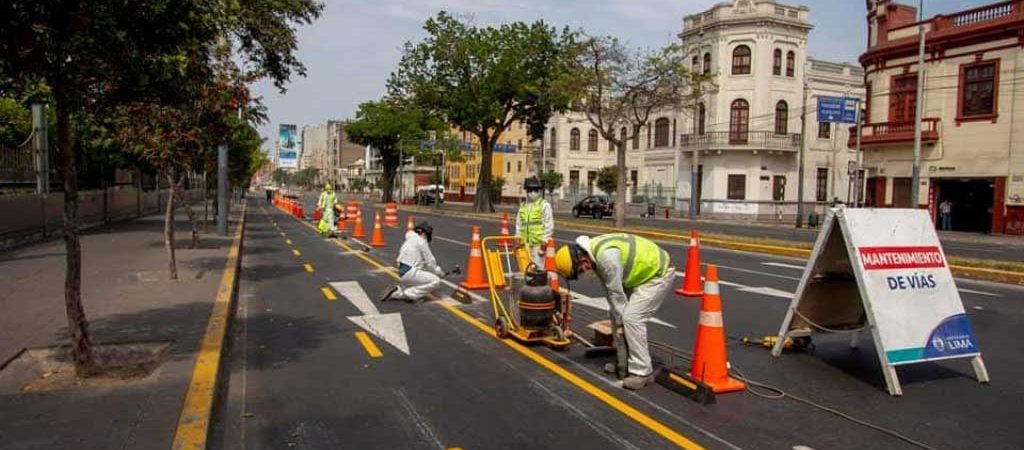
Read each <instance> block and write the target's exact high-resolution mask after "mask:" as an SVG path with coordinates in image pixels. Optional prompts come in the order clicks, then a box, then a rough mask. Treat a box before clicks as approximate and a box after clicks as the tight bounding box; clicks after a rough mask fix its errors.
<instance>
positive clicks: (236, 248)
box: [172, 204, 248, 449]
mask: <svg viewBox="0 0 1024 450" xmlns="http://www.w3.org/2000/svg"><path fill="white" fill-rule="evenodd" d="M247 209H248V204H245V206H243V207H242V221H241V223H239V225H238V231H237V232H236V233H235V238H234V241H233V242H232V244H231V249H230V250H228V260H227V262H226V263H225V264H224V274H223V276H221V280H220V287H218V288H217V297H216V299H215V300H214V302H213V310H212V311H210V319H209V321H208V322H207V324H206V332H205V334H203V342H202V345H201V347H200V348H199V355H198V357H197V358H196V365H195V367H193V369H192V380H191V381H190V382H189V386H188V391H187V393H186V394H185V404H184V405H183V406H182V408H181V416H180V417H179V418H178V428H177V429H176V430H175V432H174V444H173V446H172V448H174V449H192V448H205V447H206V440H207V434H208V433H209V430H210V415H211V413H212V411H213V397H214V393H215V392H216V391H217V374H218V373H219V371H220V362H221V352H222V350H223V349H224V339H225V336H226V334H227V325H228V321H229V320H230V319H231V308H230V306H231V299H232V297H234V294H235V289H236V286H237V280H236V279H237V277H238V266H239V258H240V257H241V251H240V250H241V244H242V238H243V235H244V232H245V212H246V210H247Z"/></svg>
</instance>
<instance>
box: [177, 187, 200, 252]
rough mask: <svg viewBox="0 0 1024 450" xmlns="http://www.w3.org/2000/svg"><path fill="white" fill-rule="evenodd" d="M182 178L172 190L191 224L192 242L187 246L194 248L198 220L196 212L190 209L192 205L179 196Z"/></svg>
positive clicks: (196, 244)
mask: <svg viewBox="0 0 1024 450" xmlns="http://www.w3.org/2000/svg"><path fill="white" fill-rule="evenodd" d="M183 179H184V177H182V180H183ZM182 180H179V181H178V183H179V184H178V186H177V188H176V189H175V190H174V196H175V197H176V198H177V199H178V201H179V202H181V204H182V206H184V207H185V214H187V215H188V222H189V224H190V225H192V242H191V243H190V244H189V247H188V248H190V249H194V248H196V246H198V245H199V221H198V220H196V214H195V212H194V211H192V205H190V204H189V202H187V201H185V199H184V198H182V197H181V189H180V188H181V184H180V183H181V181H182Z"/></svg>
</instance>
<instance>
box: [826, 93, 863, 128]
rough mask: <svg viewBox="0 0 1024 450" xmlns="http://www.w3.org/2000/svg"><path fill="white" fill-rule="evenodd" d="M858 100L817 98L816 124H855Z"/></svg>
mask: <svg viewBox="0 0 1024 450" xmlns="http://www.w3.org/2000/svg"><path fill="white" fill-rule="evenodd" d="M857 103H858V100H857V99H855V98H848V97H818V122H839V123H857V107H858V105H857Z"/></svg>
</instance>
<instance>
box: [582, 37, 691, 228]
mask: <svg viewBox="0 0 1024 450" xmlns="http://www.w3.org/2000/svg"><path fill="white" fill-rule="evenodd" d="M575 55H576V60H575V64H574V81H573V83H572V85H573V93H574V98H575V102H574V104H573V105H574V109H578V110H580V111H582V112H583V113H584V115H585V116H586V118H587V121H589V122H590V124H591V125H593V127H594V128H595V129H596V130H597V131H598V133H600V135H601V137H602V138H604V139H606V140H608V141H609V142H611V143H612V145H613V146H614V147H615V148H616V167H617V168H618V173H617V175H618V181H617V182H616V183H615V186H626V185H627V181H626V174H627V170H626V142H628V141H629V140H631V139H633V137H635V136H636V135H637V134H639V133H640V132H641V129H642V128H643V127H645V126H649V122H650V120H651V118H652V115H653V114H655V113H660V112H664V111H671V112H677V111H679V110H680V109H682V110H686V111H692V110H693V108H694V105H695V104H696V103H697V101H699V99H700V98H701V97H703V95H704V94H705V93H706V92H707V91H708V89H709V88H710V79H711V78H710V75H703V74H699V73H695V72H689V71H688V70H687V65H686V61H685V55H684V54H683V51H682V49H681V48H680V47H679V46H677V45H670V46H668V47H665V48H663V49H661V50H658V51H653V52H652V51H644V50H630V49H628V48H626V46H625V45H623V44H622V43H620V42H619V41H618V40H617V39H615V38H612V37H589V38H587V39H584V40H583V41H582V42H581V43H580V45H579V47H578V51H577V52H575ZM623 128H625V129H626V133H625V134H623V133H622V132H621V131H620V130H621V129H623ZM615 203H617V204H618V205H620V207H618V208H615V226H616V227H622V226H623V225H624V224H625V217H626V216H625V211H626V208H625V204H626V190H625V189H617V190H616V195H615Z"/></svg>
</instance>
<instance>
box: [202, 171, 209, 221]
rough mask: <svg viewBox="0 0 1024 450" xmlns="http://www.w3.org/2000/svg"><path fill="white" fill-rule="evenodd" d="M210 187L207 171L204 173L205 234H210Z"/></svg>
mask: <svg viewBox="0 0 1024 450" xmlns="http://www.w3.org/2000/svg"><path fill="white" fill-rule="evenodd" d="M209 217H210V185H209V182H208V181H207V179H206V171H205V170H204V171H203V233H209V232H210V226H209V223H210V221H209Z"/></svg>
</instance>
